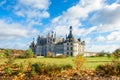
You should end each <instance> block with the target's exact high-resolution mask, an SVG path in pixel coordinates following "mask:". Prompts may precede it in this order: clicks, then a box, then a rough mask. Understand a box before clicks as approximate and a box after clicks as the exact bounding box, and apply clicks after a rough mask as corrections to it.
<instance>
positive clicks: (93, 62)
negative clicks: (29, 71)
mask: <svg viewBox="0 0 120 80" xmlns="http://www.w3.org/2000/svg"><path fill="white" fill-rule="evenodd" d="M73 59H74V57H69V58H41V57H39V58H28V59H18V58H17V59H15V63H24V64H25V65H27V64H28V63H29V62H31V63H35V62H44V63H54V64H71V65H73V66H75V65H74V63H73ZM85 59H86V62H85V64H84V66H83V67H84V68H86V69H94V68H95V67H97V66H98V65H99V64H105V63H107V62H109V61H111V58H108V57H85ZM5 61H7V59H4V58H1V59H0V64H3V63H4V62H5Z"/></svg>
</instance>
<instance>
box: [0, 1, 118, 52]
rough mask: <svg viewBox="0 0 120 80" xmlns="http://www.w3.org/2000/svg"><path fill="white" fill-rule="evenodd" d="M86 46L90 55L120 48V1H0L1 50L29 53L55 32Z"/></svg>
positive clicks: (59, 35)
mask: <svg viewBox="0 0 120 80" xmlns="http://www.w3.org/2000/svg"><path fill="white" fill-rule="evenodd" d="M69 26H73V34H74V36H75V37H76V38H81V39H82V40H85V42H86V46H85V48H86V51H93V52H98V51H102V50H105V51H110V52H112V51H114V50H115V49H117V48H120V0H12V1H11V0H0V48H15V49H27V48H28V47H29V44H30V43H31V41H32V38H33V37H35V38H37V36H38V35H44V36H45V35H46V34H47V33H48V32H51V31H55V32H56V33H57V36H58V37H61V36H62V37H65V35H66V34H68V32H69Z"/></svg>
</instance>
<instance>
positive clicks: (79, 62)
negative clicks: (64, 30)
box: [73, 54, 85, 69]
mask: <svg viewBox="0 0 120 80" xmlns="http://www.w3.org/2000/svg"><path fill="white" fill-rule="evenodd" d="M73 62H74V64H75V65H76V69H80V68H81V67H82V66H83V64H84V63H85V59H84V58H83V57H82V55H80V54H79V55H77V56H76V57H75V59H73Z"/></svg>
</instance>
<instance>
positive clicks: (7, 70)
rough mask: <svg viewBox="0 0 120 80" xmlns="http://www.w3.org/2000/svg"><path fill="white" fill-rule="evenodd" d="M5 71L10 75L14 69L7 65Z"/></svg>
mask: <svg viewBox="0 0 120 80" xmlns="http://www.w3.org/2000/svg"><path fill="white" fill-rule="evenodd" d="M4 72H5V74H7V75H10V74H12V69H11V68H10V67H5V68H4Z"/></svg>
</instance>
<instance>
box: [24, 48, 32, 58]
mask: <svg viewBox="0 0 120 80" xmlns="http://www.w3.org/2000/svg"><path fill="white" fill-rule="evenodd" d="M25 57H26V58H32V57H34V53H33V51H32V49H31V48H29V49H28V50H26V52H25Z"/></svg>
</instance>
